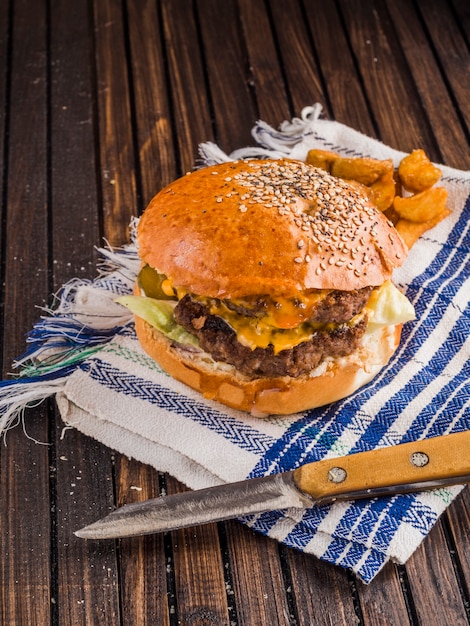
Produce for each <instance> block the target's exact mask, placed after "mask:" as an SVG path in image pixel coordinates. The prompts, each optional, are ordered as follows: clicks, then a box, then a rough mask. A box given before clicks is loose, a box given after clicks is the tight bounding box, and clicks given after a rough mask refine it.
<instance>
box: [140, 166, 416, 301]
mask: <svg viewBox="0 0 470 626" xmlns="http://www.w3.org/2000/svg"><path fill="white" fill-rule="evenodd" d="M138 244H139V254H140V256H141V258H142V259H143V261H144V262H145V263H148V264H149V265H150V266H151V267H153V268H155V269H157V270H158V271H159V272H161V273H163V274H165V275H166V276H169V277H171V279H172V281H173V284H174V285H176V286H179V287H184V288H185V289H186V290H188V291H190V292H191V293H194V294H199V295H204V296H207V297H217V298H238V297H245V296H250V295H256V294H260V293H269V294H271V295H279V294H282V295H283V296H286V297H289V296H294V295H295V294H298V293H299V292H302V291H305V290H308V289H339V290H344V291H349V290H353V289H360V288H362V287H365V286H370V285H373V286H376V285H380V284H382V283H383V282H384V281H385V280H387V279H389V278H390V277H391V274H392V271H393V269H394V268H395V267H398V266H400V265H401V264H402V262H403V260H404V258H405V257H406V254H407V250H406V247H405V245H404V243H403V241H402V240H401V238H400V236H399V235H398V233H397V232H396V230H395V229H394V228H393V226H392V225H391V224H390V223H389V222H388V220H387V219H386V218H385V216H384V215H383V214H382V213H381V212H380V211H378V210H377V209H376V208H375V207H374V206H373V205H372V204H371V203H370V201H369V200H368V198H367V196H366V195H365V194H364V193H363V191H362V189H361V188H359V187H358V186H355V185H352V184H349V183H347V182H345V181H343V180H341V179H338V178H336V177H334V176H331V175H330V174H328V173H327V172H324V171H323V170H320V169H318V168H315V167H312V166H310V165H308V164H306V163H303V162H299V161H292V160H260V161H240V162H229V163H223V164H220V165H215V166H212V167H207V168H204V169H201V170H196V171H194V172H192V173H190V174H188V175H186V176H184V177H182V178H180V179H178V180H176V181H175V182H174V183H172V184H170V185H169V186H168V187H166V188H165V189H163V190H162V191H160V193H158V194H157V195H156V196H155V197H154V198H153V200H152V201H151V202H150V204H149V206H148V208H147V209H146V211H145V212H144V214H143V216H142V218H141V220H140V223H139V226H138Z"/></svg>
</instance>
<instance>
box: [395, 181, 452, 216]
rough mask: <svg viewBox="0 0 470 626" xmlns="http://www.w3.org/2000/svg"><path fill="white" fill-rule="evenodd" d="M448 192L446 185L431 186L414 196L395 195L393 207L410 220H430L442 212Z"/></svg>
mask: <svg viewBox="0 0 470 626" xmlns="http://www.w3.org/2000/svg"><path fill="white" fill-rule="evenodd" d="M447 196H448V192H447V189H445V188H444V187H430V188H429V189H426V190H425V191H421V192H419V193H416V194H414V195H412V196H407V197H401V196H395V199H394V201H393V208H394V209H395V211H396V212H397V213H398V215H399V216H400V217H402V218H404V219H406V220H409V221H410V222H428V221H429V220H433V219H434V218H435V217H436V216H437V215H439V214H440V213H442V211H443V210H444V209H445V206H446V202H447Z"/></svg>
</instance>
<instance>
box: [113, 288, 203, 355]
mask: <svg viewBox="0 0 470 626" xmlns="http://www.w3.org/2000/svg"><path fill="white" fill-rule="evenodd" d="M116 302H118V303H119V304H122V305H123V306H125V307H126V308H128V309H129V311H131V312H132V313H134V315H137V316H138V317H140V318H142V319H143V320H145V321H146V322H147V323H149V324H150V325H151V326H153V327H154V328H156V329H157V330H158V331H160V332H161V333H162V334H163V335H165V336H166V337H168V339H171V340H172V341H176V342H178V343H182V344H185V345H191V346H198V345H199V341H198V339H197V337H195V336H194V335H191V333H188V331H187V330H186V329H184V328H183V327H182V326H180V325H179V324H177V323H176V322H175V318H174V316H173V309H174V308H175V306H176V302H174V301H170V300H156V299H155V298H147V297H146V296H121V297H119V298H116Z"/></svg>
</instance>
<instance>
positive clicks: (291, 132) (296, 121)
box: [199, 102, 322, 166]
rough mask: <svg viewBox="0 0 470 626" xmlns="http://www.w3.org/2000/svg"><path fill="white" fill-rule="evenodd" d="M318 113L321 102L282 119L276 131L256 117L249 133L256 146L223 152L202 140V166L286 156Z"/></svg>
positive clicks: (200, 153) (310, 128)
mask: <svg viewBox="0 0 470 626" xmlns="http://www.w3.org/2000/svg"><path fill="white" fill-rule="evenodd" d="M321 112H322V105H321V104H319V103H318V102H317V103H316V104H314V105H313V106H308V107H305V108H304V109H302V112H301V114H300V117H294V118H293V119H292V120H291V121H288V120H285V121H284V122H282V124H281V125H280V126H279V129H278V130H276V129H275V128H273V127H272V126H270V125H269V124H267V123H266V122H263V121H262V120H259V121H258V122H257V123H256V125H255V126H254V128H253V129H252V131H251V135H252V137H253V139H254V140H255V141H256V143H257V144H258V145H257V146H255V147H245V148H239V149H238V150H234V151H233V152H231V153H230V154H227V153H225V152H224V151H223V150H221V148H219V146H217V145H216V144H215V143H213V142H211V141H207V142H205V143H201V144H200V145H199V155H200V157H201V160H202V163H201V166H208V165H216V164H217V163H227V162H229V161H237V160H238V159H263V158H265V159H266V158H268V159H282V158H285V157H286V156H288V155H289V154H290V152H291V151H292V148H293V147H294V146H295V145H297V144H298V143H300V142H301V141H302V140H303V139H304V138H305V136H306V135H307V134H309V133H311V132H312V131H313V128H314V126H315V123H316V121H317V120H318V119H319V117H320V115H321Z"/></svg>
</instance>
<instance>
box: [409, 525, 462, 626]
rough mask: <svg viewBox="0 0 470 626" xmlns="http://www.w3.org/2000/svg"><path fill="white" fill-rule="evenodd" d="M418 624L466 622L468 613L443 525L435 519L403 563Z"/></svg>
mask: <svg viewBox="0 0 470 626" xmlns="http://www.w3.org/2000/svg"><path fill="white" fill-rule="evenodd" d="M406 572H407V574H408V578H409V581H410V589H411V592H412V596H413V602H414V605H415V608H416V613H417V615H418V617H419V619H420V623H422V624H426V623H429V620H430V616H431V615H432V616H433V619H434V623H437V624H439V623H446V624H466V623H467V619H468V618H467V612H466V607H465V605H464V600H463V598H462V596H461V594H460V590H459V585H458V583H457V579H456V577H455V572H454V569H453V566H452V562H451V559H450V555H449V552H448V549H447V546H446V540H445V536H444V533H443V529H442V524H441V523H440V522H438V523H437V524H436V526H435V527H434V528H433V530H432V531H431V532H430V533H429V535H428V536H427V537H426V540H425V541H424V543H422V544H421V546H420V547H419V548H418V549H417V550H416V552H415V553H414V554H413V556H412V557H411V558H410V560H409V561H408V562H407V563H406Z"/></svg>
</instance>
